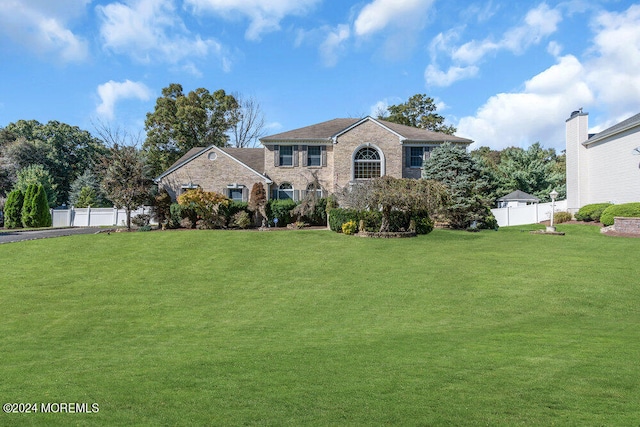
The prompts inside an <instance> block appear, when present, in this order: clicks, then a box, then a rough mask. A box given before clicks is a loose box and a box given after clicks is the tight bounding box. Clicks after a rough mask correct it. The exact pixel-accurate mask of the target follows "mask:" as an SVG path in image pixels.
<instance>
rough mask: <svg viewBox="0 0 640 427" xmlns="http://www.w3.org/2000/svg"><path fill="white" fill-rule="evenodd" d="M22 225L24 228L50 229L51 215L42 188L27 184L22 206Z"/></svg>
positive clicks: (37, 185)
mask: <svg viewBox="0 0 640 427" xmlns="http://www.w3.org/2000/svg"><path fill="white" fill-rule="evenodd" d="M22 225H23V226H24V227H30V228H35V227H51V213H50V212H49V203H48V202H47V195H46V193H45V190H44V187H43V186H42V185H39V184H29V186H28V187H27V191H26V193H25V195H24V202H23V204H22Z"/></svg>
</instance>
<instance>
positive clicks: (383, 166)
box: [351, 142, 387, 181]
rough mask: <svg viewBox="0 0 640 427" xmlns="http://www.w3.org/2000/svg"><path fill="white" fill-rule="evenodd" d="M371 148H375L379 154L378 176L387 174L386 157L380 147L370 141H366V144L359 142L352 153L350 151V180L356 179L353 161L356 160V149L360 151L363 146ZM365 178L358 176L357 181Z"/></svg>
mask: <svg viewBox="0 0 640 427" xmlns="http://www.w3.org/2000/svg"><path fill="white" fill-rule="evenodd" d="M366 147H369V148H373V149H374V150H376V151H377V152H378V155H379V156H380V176H385V175H386V174H387V171H386V163H387V162H386V159H385V157H384V152H383V151H382V150H381V149H380V147H378V146H377V145H375V144H372V143H370V142H367V143H366V144H361V145H358V146H357V147H356V148H355V150H353V153H351V181H356V178H355V176H356V168H355V162H356V154H357V153H358V151H360V150H361V149H363V148H366ZM364 179H365V178H359V179H358V181H363V180H364Z"/></svg>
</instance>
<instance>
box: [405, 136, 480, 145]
mask: <svg viewBox="0 0 640 427" xmlns="http://www.w3.org/2000/svg"><path fill="white" fill-rule="evenodd" d="M456 138H460V139H465V140H466V141H451V140H448V139H442V140H435V141H427V140H424V139H405V140H403V141H402V143H403V144H421V145H425V144H427V145H429V144H445V143H447V142H448V143H450V144H456V145H471V144H473V140H472V139H467V138H462V137H460V136H457V137H456Z"/></svg>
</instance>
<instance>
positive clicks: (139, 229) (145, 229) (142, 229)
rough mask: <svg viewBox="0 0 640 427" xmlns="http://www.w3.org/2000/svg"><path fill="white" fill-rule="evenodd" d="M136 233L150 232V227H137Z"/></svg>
mask: <svg viewBox="0 0 640 427" xmlns="http://www.w3.org/2000/svg"><path fill="white" fill-rule="evenodd" d="M138 231H151V226H150V225H143V226H142V227H138Z"/></svg>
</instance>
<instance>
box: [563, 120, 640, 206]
mask: <svg viewBox="0 0 640 427" xmlns="http://www.w3.org/2000/svg"><path fill="white" fill-rule="evenodd" d="M588 119H589V114H588V113H583V112H582V109H580V110H579V111H574V112H573V113H571V117H569V118H568V119H567V121H566V148H567V153H566V154H567V210H569V212H572V213H575V212H576V211H577V210H578V209H580V208H581V207H582V206H584V205H588V204H591V203H603V202H610V203H628V202H640V169H639V165H640V114H636V115H635V116H633V117H630V118H628V119H627V120H624V121H622V122H620V123H618V124H617V125H615V126H612V127H610V128H608V129H606V130H604V131H602V132H600V133H597V134H595V135H589V133H588V127H589V120H588Z"/></svg>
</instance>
